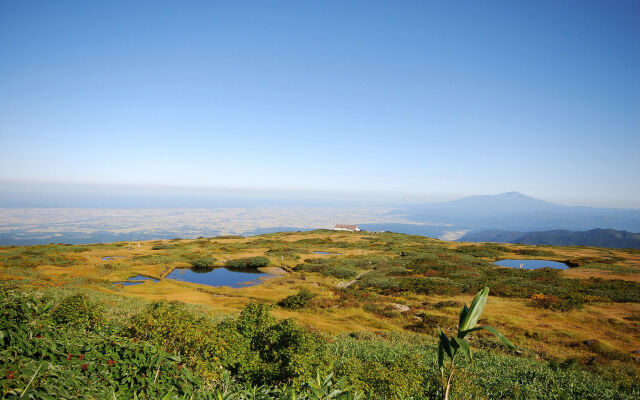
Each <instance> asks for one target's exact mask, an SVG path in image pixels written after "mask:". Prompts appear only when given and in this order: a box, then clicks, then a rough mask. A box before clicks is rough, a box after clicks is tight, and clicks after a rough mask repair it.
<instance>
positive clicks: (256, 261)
mask: <svg viewBox="0 0 640 400" xmlns="http://www.w3.org/2000/svg"><path fill="white" fill-rule="evenodd" d="M224 265H225V266H226V267H228V268H260V267H266V266H267V265H269V259H268V258H267V257H260V256H259V257H246V258H238V259H235V260H229V261H227V262H226V263H225V264H224Z"/></svg>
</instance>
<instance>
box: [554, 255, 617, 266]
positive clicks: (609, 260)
mask: <svg viewBox="0 0 640 400" xmlns="http://www.w3.org/2000/svg"><path fill="white" fill-rule="evenodd" d="M621 260H622V259H621V258H619V257H572V258H570V259H568V260H566V261H565V262H564V263H565V264H567V265H568V266H570V267H572V268H576V267H582V266H583V265H586V264H615V263H617V262H619V261H621Z"/></svg>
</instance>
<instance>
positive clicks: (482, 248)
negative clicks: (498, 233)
mask: <svg viewBox="0 0 640 400" xmlns="http://www.w3.org/2000/svg"><path fill="white" fill-rule="evenodd" d="M456 251H457V252H458V253H462V254H468V255H470V256H474V257H487V258H495V257H499V256H500V255H501V254H502V253H507V252H509V248H508V247H505V246H501V245H499V244H495V243H487V244H478V245H468V246H461V247H458V248H457V249H456Z"/></svg>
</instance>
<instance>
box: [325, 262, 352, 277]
mask: <svg viewBox="0 0 640 400" xmlns="http://www.w3.org/2000/svg"><path fill="white" fill-rule="evenodd" d="M322 273H323V274H324V275H329V276H334V277H336V278H339V279H351V278H355V277H356V276H357V275H358V270H357V269H355V268H354V267H350V266H338V265H336V266H332V267H329V268H327V269H325V270H324V271H323V272H322Z"/></svg>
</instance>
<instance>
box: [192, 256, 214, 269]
mask: <svg viewBox="0 0 640 400" xmlns="http://www.w3.org/2000/svg"><path fill="white" fill-rule="evenodd" d="M216 261H217V260H216V259H215V258H213V257H201V258H198V259H195V260H192V261H191V267H192V268H195V269H209V268H212V267H213V266H214V265H215V264H216Z"/></svg>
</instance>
